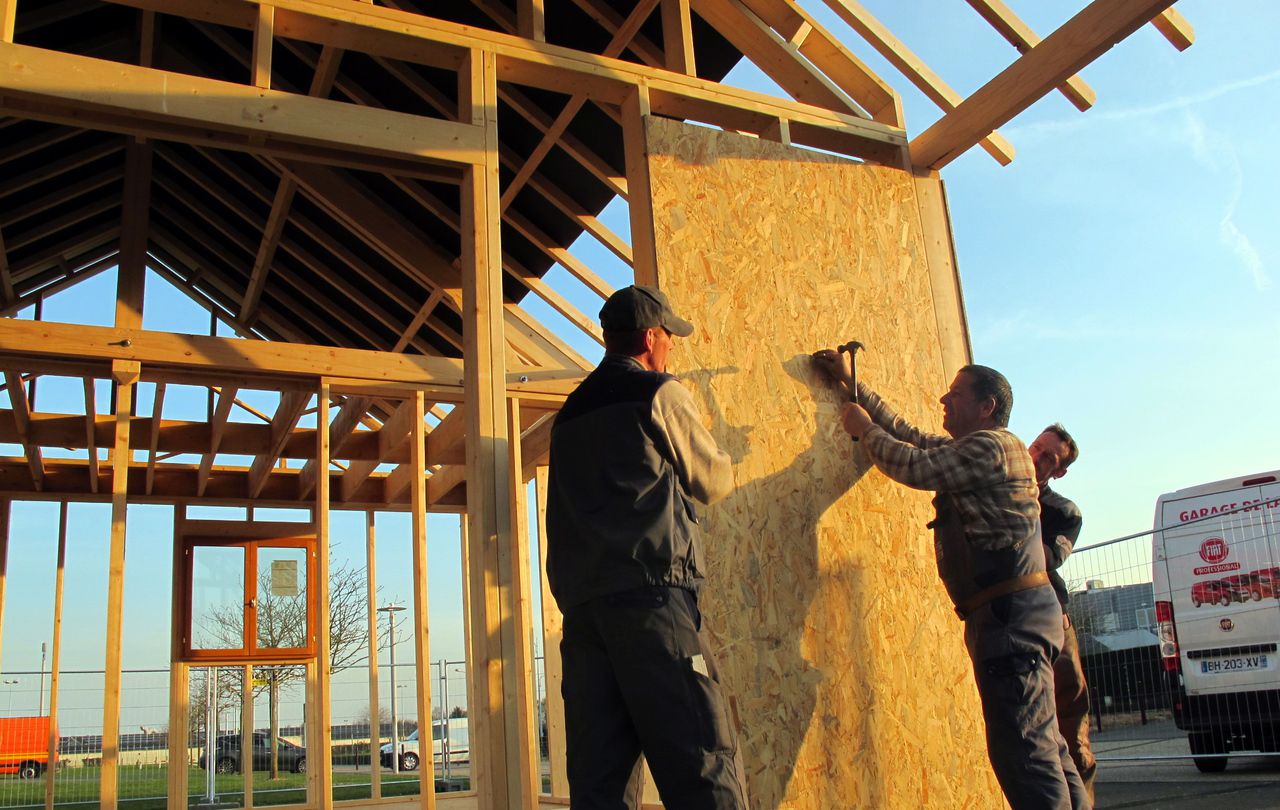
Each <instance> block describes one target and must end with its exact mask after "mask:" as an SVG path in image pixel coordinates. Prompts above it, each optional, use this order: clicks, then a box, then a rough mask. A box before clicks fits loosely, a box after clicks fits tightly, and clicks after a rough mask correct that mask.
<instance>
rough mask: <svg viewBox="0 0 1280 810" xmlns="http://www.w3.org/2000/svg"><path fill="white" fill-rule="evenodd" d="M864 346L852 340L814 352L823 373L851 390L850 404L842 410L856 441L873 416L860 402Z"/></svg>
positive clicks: (843, 421)
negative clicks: (846, 358) (860, 355)
mask: <svg viewBox="0 0 1280 810" xmlns="http://www.w3.org/2000/svg"><path fill="white" fill-rule="evenodd" d="M861 348H863V346H862V343H860V342H859V341H856V340H851V341H849V342H848V343H845V344H842V345H840V346H837V347H836V348H835V349H819V350H818V351H816V352H814V353H813V360H814V363H815V364H816V365H817V366H818V368H820V369H822V371H823V373H825V374H826V375H827V377H829V378H830V379H831V380H833V381H835V382H840V383H843V384H844V385H845V387H846V388H847V389H848V392H849V403H850V404H849V405H846V406H845V407H844V410H843V411H841V414H840V416H841V422H842V423H843V424H844V429H845V431H847V432H848V433H849V435H850V436H852V437H853V440H854V441H855V442H856V441H857V440H858V438H859V437H860V436H861V435H862V434H863V432H865V431H866V429H867V427H868V426H870V424H871V417H870V416H869V415H868V414H867V412H866V411H865V410H863V409H862V407H861V405H859V404H858V358H857V355H858V350H859V349H861ZM845 352H848V353H849V365H848V368H847V369H846V367H845V364H844V358H843V357H841V355H843V354H844V353H845Z"/></svg>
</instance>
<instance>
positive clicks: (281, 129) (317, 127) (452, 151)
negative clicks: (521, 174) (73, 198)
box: [0, 43, 480, 165]
mask: <svg viewBox="0 0 1280 810" xmlns="http://www.w3.org/2000/svg"><path fill="white" fill-rule="evenodd" d="M0 90H3V91H4V94H5V102H6V104H7V105H9V106H10V107H11V108H15V109H17V108H19V106H18V102H22V105H21V107H20V108H21V109H23V110H25V111H26V112H27V113H29V114H30V115H31V117H35V118H39V119H42V120H54V121H61V120H62V118H63V115H64V114H65V113H63V112H61V111H64V110H67V109H73V110H76V111H78V118H79V120H80V121H81V124H82V125H86V124H87V125H89V126H94V127H100V128H104V129H109V130H116V131H125V132H130V133H133V134H138V135H143V136H145V137H160V138H163V139H167V140H179V141H190V142H195V143H206V142H209V140H210V136H212V135H218V136H221V138H215V139H214V140H216V141H217V142H218V143H219V145H221V146H222V147H224V148H239V149H251V150H259V149H261V148H262V147H261V146H258V145H257V144H256V143H253V142H251V140H250V139H253V140H256V141H258V142H261V141H262V140H263V139H267V138H269V139H271V140H272V141H273V142H276V143H279V144H289V145H293V146H295V147H298V148H299V150H301V151H302V152H310V151H313V150H315V149H318V150H319V151H315V152H314V155H313V159H314V157H315V156H319V155H321V154H326V153H325V151H324V150H326V149H328V150H339V151H341V152H343V153H350V154H355V155H370V156H375V157H378V156H380V157H386V158H394V159H401V160H405V161H408V163H407V164H406V165H412V164H415V163H418V162H421V161H431V162H437V163H442V164H445V165H457V164H468V163H472V162H474V161H476V160H478V159H479V145H480V136H479V133H477V131H476V130H475V128H473V127H470V126H467V125H464V124H458V123H455V122H453V121H441V120H439V119H434V118H424V117H422V116H416V115H408V114H405V113H398V112H393V111H390V110H384V109H376V108H370V107H359V106H356V105H352V104H344V103H342V102H336V101H329V100H327V99H318V98H310V97H307V96H300V95H297V94H292V93H282V92H279V91H276V90H264V89H261V88H252V87H246V86H245V85H241V84H234V83H232V82H223V81H216V80H213V79H205V78H200V77H196V76H188V75H185V74H180V73H172V72H166V71H161V70H153V69H150V68H140V67H134V66H131V65H124V64H121V63H118V62H108V61H105V60H100V59H91V58H88V57H83V56H75V55H73V54H66V53H59V52H55V51H47V50H43V49H40V48H33V47H29V46H25V45H16V44H12V43H0ZM335 120H341V121H342V122H343V126H342V127H334V126H333V125H332V122H333V121H335Z"/></svg>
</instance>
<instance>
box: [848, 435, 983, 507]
mask: <svg viewBox="0 0 1280 810" xmlns="http://www.w3.org/2000/svg"><path fill="white" fill-rule="evenodd" d="M992 434H993V432H992V431H985V430H983V431H978V432H977V433H971V434H969V435H968V436H964V437H962V438H960V439H956V440H954V441H945V442H942V443H931V444H930V446H928V447H919V446H916V445H915V444H914V443H911V442H908V441H902V440H900V439H896V438H894V436H893V435H891V434H890V432H889V431H888V430H885V429H884V428H882V427H880V426H879V425H878V424H877V425H874V426H872V427H871V428H870V429H868V430H867V432H866V433H865V434H863V436H862V441H863V442H864V443H865V445H866V448H867V451H868V452H869V453H870V454H871V458H872V459H873V460H874V461H875V463H876V466H877V467H879V468H880V471H881V472H883V473H884V474H885V475H887V476H889V477H890V478H892V479H893V480H895V481H897V482H898V483H899V484H905V485H906V486H909V487H913V488H915V489H928V490H933V491H934V492H958V491H965V490H973V489H980V488H982V487H989V486H994V485H996V484H999V483H1001V482H1002V481H1004V480H1005V477H1006V470H1005V463H1004V458H1005V453H1004V447H1003V446H1002V444H1001V442H1000V441H999V439H998V437H996V436H994V435H992ZM925 435H928V434H925ZM931 438H941V437H931Z"/></svg>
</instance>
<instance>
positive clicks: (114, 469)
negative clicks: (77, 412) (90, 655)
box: [98, 360, 142, 810]
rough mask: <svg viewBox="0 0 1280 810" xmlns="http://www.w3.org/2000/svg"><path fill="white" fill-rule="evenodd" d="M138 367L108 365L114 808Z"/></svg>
mask: <svg viewBox="0 0 1280 810" xmlns="http://www.w3.org/2000/svg"><path fill="white" fill-rule="evenodd" d="M141 370H142V369H141V366H140V365H139V364H138V363H137V362H136V361H132V360H115V361H112V363H111V377H112V379H113V380H114V381H115V383H116V403H115V405H116V431H115V445H114V448H113V450H112V456H111V458H112V464H111V551H110V557H109V560H110V562H109V563H108V569H107V655H106V666H105V670H106V671H105V677H104V678H103V686H102V771H101V773H100V786H99V792H98V796H99V804H100V806H101V807H102V808H104V810H114V809H115V807H116V806H117V802H118V788H119V785H118V781H117V780H118V773H117V768H118V766H119V762H120V675H121V673H120V669H121V656H122V649H121V641H122V631H123V618H124V617H123V609H124V542H125V526H126V523H127V515H128V508H129V463H130V461H131V458H130V452H129V414H130V413H131V411H132V410H133V392H134V384H135V383H137V381H138V376H139V375H140V373H141Z"/></svg>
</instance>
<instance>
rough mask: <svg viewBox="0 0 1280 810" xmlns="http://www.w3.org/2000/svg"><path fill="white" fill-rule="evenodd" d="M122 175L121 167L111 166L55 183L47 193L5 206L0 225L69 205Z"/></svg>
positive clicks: (114, 181) (116, 180)
mask: <svg viewBox="0 0 1280 810" xmlns="http://www.w3.org/2000/svg"><path fill="white" fill-rule="evenodd" d="M122 177H124V171H123V169H122V168H121V167H120V166H112V167H110V168H107V169H105V170H103V171H100V172H95V173H94V174H92V175H90V176H88V177H85V178H83V179H81V180H77V181H75V182H72V183H57V184H56V185H57V189H56V190H55V191H53V192H50V193H49V194H45V195H44V196H42V197H39V198H37V199H35V200H31V201H30V202H26V203H23V204H22V205H14V206H6V207H5V210H4V211H2V212H0V227H4V228H7V227H9V226H11V225H13V223H15V222H19V221H21V220H24V219H27V218H28V217H33V216H35V215H37V214H42V213H44V212H45V211H48V210H49V209H51V208H61V207H62V206H65V205H69V204H70V203H71V202H72V201H74V200H75V199H77V198H78V197H80V196H82V195H84V194H88V193H89V192H92V191H97V190H98V189H100V188H102V187H103V186H106V185H110V184H111V183H116V182H119V181H120V178H122Z"/></svg>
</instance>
